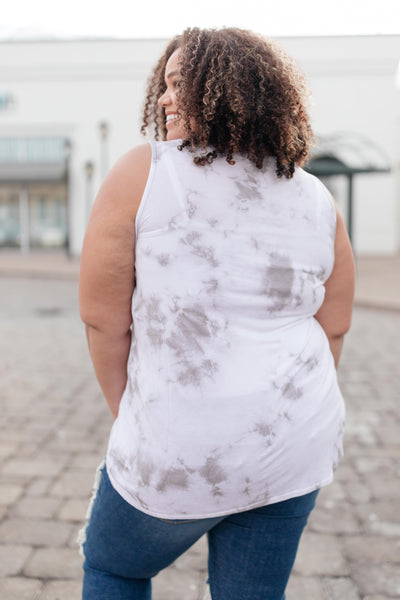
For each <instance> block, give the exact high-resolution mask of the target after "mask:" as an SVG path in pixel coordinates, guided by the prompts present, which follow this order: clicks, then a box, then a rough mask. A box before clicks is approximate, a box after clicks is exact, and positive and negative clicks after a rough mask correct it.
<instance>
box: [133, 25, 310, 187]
mask: <svg viewBox="0 0 400 600" xmlns="http://www.w3.org/2000/svg"><path fill="white" fill-rule="evenodd" d="M178 48H179V49H180V56H179V62H180V82H179V91H178V103H179V114H180V117H181V119H182V122H183V125H184V132H185V135H184V138H183V140H182V143H181V145H180V146H179V149H180V150H182V149H183V148H185V147H188V148H189V149H190V150H191V151H192V152H193V153H194V154H195V156H194V162H195V163H197V164H199V165H204V164H206V163H211V162H212V161H213V160H214V158H216V156H217V155H218V154H220V155H223V156H225V157H226V160H227V161H228V163H230V164H234V162H235V161H234V154H235V152H239V153H242V154H245V155H246V156H247V158H248V159H249V160H250V161H252V162H253V163H255V165H256V166H257V167H258V168H262V165H263V160H264V158H265V157H266V156H274V157H275V158H276V173H277V175H278V177H282V176H285V177H287V178H291V177H292V175H293V173H294V170H295V166H296V165H300V166H301V165H303V164H304V163H305V162H306V160H307V157H308V153H309V151H310V148H311V145H312V143H313V141H314V135H313V132H312V129H311V126H310V121H309V116H308V114H307V110H306V99H307V97H308V90H307V87H306V84H305V80H304V77H303V75H302V74H301V72H300V71H299V69H298V68H297V66H296V64H295V63H294V62H293V61H292V60H291V59H290V58H289V57H288V56H287V55H286V54H285V52H284V51H283V50H282V49H280V48H279V47H278V46H277V45H276V44H275V43H274V42H272V41H270V40H267V39H265V38H263V37H262V36H260V35H257V34H255V33H253V32H251V31H247V30H242V29H238V28H232V27H227V28H223V29H198V28H189V29H186V30H185V31H184V33H183V34H182V35H179V36H176V37H175V38H173V39H172V40H171V41H170V42H169V44H168V46H167V48H166V50H165V52H164V54H163V56H162V57H161V58H160V59H159V61H158V63H157V65H156V66H155V68H154V70H153V73H152V75H151V77H150V79H149V82H148V87H147V95H146V99H145V104H144V111H143V122H142V127H141V132H142V133H143V134H146V132H148V131H149V130H150V132H151V133H152V134H153V135H154V137H155V139H156V140H158V139H164V140H165V139H166V135H167V129H166V125H165V117H164V111H163V109H162V108H161V107H160V106H158V104H157V100H158V98H159V97H160V96H161V95H162V94H163V93H164V91H165V88H166V85H165V81H164V74H165V66H166V64H167V62H168V59H169V58H170V56H171V55H172V54H173V53H174V52H175V51H176V50H177V49H178ZM193 122H195V126H193ZM210 146H211V147H212V148H213V150H211V151H210Z"/></svg>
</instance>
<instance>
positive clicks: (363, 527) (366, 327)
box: [0, 277, 400, 600]
mask: <svg viewBox="0 0 400 600" xmlns="http://www.w3.org/2000/svg"><path fill="white" fill-rule="evenodd" d="M399 332H400V312H395V311H394V312H390V311H385V310H380V311H378V310H373V309H367V308H358V309H357V310H356V312H355V317H354V324H353V328H352V331H351V333H350V334H349V335H348V339H347V342H346V346H345V352H344V356H343V360H342V366H341V369H340V379H341V383H342V390H343V393H344V395H345V398H346V401H347V410H348V417H347V430H346V456H345V459H344V461H343V463H342V465H341V467H340V469H339V470H338V472H337V477H336V480H335V482H334V483H333V484H332V485H331V486H329V487H328V488H325V489H324V490H323V491H322V492H321V494H320V498H319V504H318V507H317V509H316V510H315V511H314V513H313V515H312V517H311V519H310V522H309V525H308V527H307V530H306V532H305V534H304V537H303V540H302V544H301V547H300V551H299V554H298V558H297V561H296V565H295V569H294V573H293V575H292V578H291V580H290V583H289V587H288V593H287V600H383V599H385V598H400V565H399V563H400V512H399V500H400V479H399V475H400V464H399V454H400V453H399V449H400V447H399V444H400V442H399V438H400V435H399V425H400V409H399V394H400V347H399V341H398V338H399ZM0 351H1V363H0V369H1V382H2V385H1V390H0V409H1V413H0V598H1V600H79V598H80V588H81V583H80V580H81V558H80V556H79V554H78V551H77V547H76V542H75V540H76V536H77V532H78V529H79V528H80V526H81V524H82V522H83V520H84V516H85V512H86V507H87V502H88V498H89V495H90V490H91V486H92V482H93V476H94V471H95V468H96V466H97V464H98V463H99V462H100V460H101V458H102V456H103V454H104V451H105V447H106V441H107V437H108V432H109V429H110V425H111V418H110V416H109V414H108V410H107V408H106V406H105V403H104V402H103V401H102V398H101V394H100V392H99V389H98V387H97V384H96V382H95V379H94V376H93V373H92V368H91V365H90V362H89V357H88V353H87V350H86V343H85V339H84V333H83V327H82V325H81V323H80V321H79V317H78V311H77V285H76V281H72V280H71V281H51V280H40V279H23V278H8V277H2V278H0ZM205 578H206V545H205V541H204V539H202V540H200V542H198V543H197V544H196V545H195V546H194V547H193V548H192V549H191V550H190V551H189V552H187V553H186V555H184V556H183V557H182V558H181V559H179V560H178V561H177V562H176V563H175V564H174V565H173V566H172V567H170V568H169V569H167V570H166V571H164V572H163V573H161V574H160V575H159V576H158V577H157V578H156V579H155V581H154V594H153V597H154V600H205V599H206V598H208V593H207V590H206V587H205ZM116 600H117V599H116Z"/></svg>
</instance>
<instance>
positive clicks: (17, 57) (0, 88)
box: [0, 36, 400, 254]
mask: <svg viewBox="0 0 400 600" xmlns="http://www.w3.org/2000/svg"><path fill="white" fill-rule="evenodd" d="M279 41H280V43H281V45H282V46H283V47H284V48H286V49H287V50H288V52H289V53H290V54H291V55H292V56H293V57H294V58H295V59H296V60H297V61H298V62H299V63H300V64H301V66H302V68H303V70H304V71H305V73H306V76H307V78H308V80H309V83H310V86H311V89H312V93H313V108H312V119H313V124H314V127H315V130H316V132H317V134H319V135H326V134H331V133H335V132H337V131H345V132H346V131H347V132H351V133H360V134H362V135H366V136H368V137H369V138H371V139H372V140H374V141H375V142H377V143H378V144H379V145H380V146H381V147H382V148H384V149H385V151H386V152H387V154H388V156H389V160H390V163H391V166H392V169H393V171H392V173H391V174H390V175H360V176H358V177H357V176H356V180H355V216H354V220H355V232H354V242H355V249H356V252H357V253H359V254H365V253H368V254H391V253H394V252H396V251H397V250H398V249H399V246H400V217H399V213H400V211H399V210H398V206H399V200H400V177H399V163H400V149H399V148H400V90H396V88H395V83H394V81H395V71H396V68H397V63H398V60H399V58H400V36H376V37H346V38H343V37H328V38H322V37H321V38H282V39H281V40H279ZM165 44H166V41H165V40H125V41H124V40H122V41H116V40H108V41H104V40H103V41H101V40H99V41H70V42H14V43H5V42H3V43H0V82H1V83H0V93H6V92H7V93H11V94H12V95H13V97H14V98H15V100H16V104H15V106H14V108H11V109H9V110H6V111H0V137H4V136H44V135H62V136H66V137H68V138H70V139H71V141H72V145H73V147H72V154H71V181H70V191H71V194H70V197H71V207H72V211H71V213H72V214H71V219H72V220H71V225H72V227H71V243H72V250H73V252H74V253H79V251H80V247H81V243H82V238H83V233H84V228H85V195H86V187H85V174H84V164H85V162H86V161H92V162H93V163H94V164H95V173H94V179H93V192H94V193H95V192H96V190H97V189H98V187H99V185H100V181H101V173H100V164H101V146H100V132H99V123H100V122H101V121H106V122H108V124H109V127H110V133H109V152H108V154H109V166H111V165H112V164H113V163H114V162H115V161H116V160H117V158H118V156H120V155H121V154H122V153H124V152H125V151H126V150H127V149H129V148H130V147H131V146H133V145H135V144H136V143H139V142H140V141H141V140H142V138H141V136H140V134H139V117H140V110H141V105H142V101H143V95H144V88H145V81H146V78H147V76H148V74H149V71H150V68H151V66H152V65H153V64H154V62H155V61H156V60H157V58H158V56H159V54H160V53H161V52H162V50H163V48H164V46H165ZM334 188H335V189H336V190H337V197H338V201H339V203H340V205H341V206H342V207H343V208H344V209H345V196H346V193H345V186H344V185H343V182H340V181H338V182H336V185H335V184H334Z"/></svg>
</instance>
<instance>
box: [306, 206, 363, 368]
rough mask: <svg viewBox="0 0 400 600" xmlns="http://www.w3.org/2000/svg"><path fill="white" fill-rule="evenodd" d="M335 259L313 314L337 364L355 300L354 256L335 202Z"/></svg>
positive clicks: (336, 364)
mask: <svg viewBox="0 0 400 600" xmlns="http://www.w3.org/2000/svg"><path fill="white" fill-rule="evenodd" d="M335 208H336V237H335V263H334V266H333V270H332V273H331V275H330V277H329V279H328V280H327V281H326V283H325V290H326V291H325V300H324V302H323V304H322V306H321V308H320V309H319V311H318V312H317V314H316V315H315V318H316V319H317V321H318V322H319V323H320V325H321V327H322V329H323V330H324V331H325V333H326V335H327V337H328V341H329V345H330V348H331V352H332V354H333V358H334V360H335V366H336V367H337V366H338V363H339V358H340V354H341V351H342V346H343V338H344V335H345V333H346V332H347V331H348V330H349V328H350V324H351V315H352V311H353V301H354V281H355V268H354V256H353V251H352V248H351V243H350V240H349V236H348V233H347V229H346V225H345V224H344V221H343V217H342V216H341V214H340V212H339V210H338V208H337V206H336V204H335Z"/></svg>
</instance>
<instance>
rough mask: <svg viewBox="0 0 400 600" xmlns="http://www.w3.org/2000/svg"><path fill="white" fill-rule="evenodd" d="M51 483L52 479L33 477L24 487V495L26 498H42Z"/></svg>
mask: <svg viewBox="0 0 400 600" xmlns="http://www.w3.org/2000/svg"><path fill="white" fill-rule="evenodd" d="M53 481H54V479H53V478H52V477H35V479H33V480H32V481H31V483H30V484H29V485H28V486H27V487H26V494H27V495H28V496H44V495H45V494H47V492H48V489H49V487H50V485H52V483H53Z"/></svg>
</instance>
